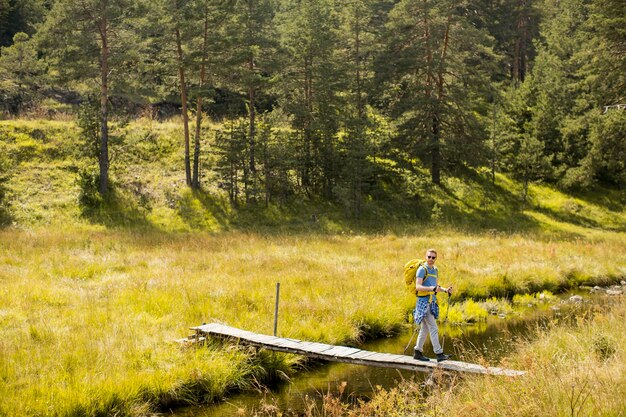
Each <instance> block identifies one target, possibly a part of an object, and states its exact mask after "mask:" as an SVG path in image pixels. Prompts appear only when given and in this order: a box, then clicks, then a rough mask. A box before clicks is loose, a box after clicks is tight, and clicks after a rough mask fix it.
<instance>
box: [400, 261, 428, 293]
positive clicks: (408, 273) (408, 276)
mask: <svg viewBox="0 0 626 417" xmlns="http://www.w3.org/2000/svg"><path fill="white" fill-rule="evenodd" d="M424 265H426V260H424V259H411V260H410V261H409V262H407V263H406V264H405V265H404V283H405V284H406V289H407V291H409V292H410V293H411V294H417V290H416V289H415V274H416V273H417V270H418V268H419V267H420V266H424Z"/></svg>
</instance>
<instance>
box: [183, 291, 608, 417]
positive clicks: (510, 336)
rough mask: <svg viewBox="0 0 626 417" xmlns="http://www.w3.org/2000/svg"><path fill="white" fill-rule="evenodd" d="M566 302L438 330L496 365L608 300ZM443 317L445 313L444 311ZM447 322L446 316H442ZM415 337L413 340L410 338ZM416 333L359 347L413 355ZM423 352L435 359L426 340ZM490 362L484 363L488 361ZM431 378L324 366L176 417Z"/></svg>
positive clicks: (218, 414) (216, 416) (222, 413)
mask: <svg viewBox="0 0 626 417" xmlns="http://www.w3.org/2000/svg"><path fill="white" fill-rule="evenodd" d="M570 295H571V294H568V295H567V296H564V297H563V300H561V301H557V302H553V303H550V304H543V305H541V304H540V305H538V306H534V307H523V308H517V309H516V310H515V312H514V313H512V314H510V315H509V316H507V317H506V318H500V317H498V316H495V315H494V316H489V318H488V320H487V322H486V323H480V324H475V325H464V326H448V325H443V326H442V325H440V326H439V335H440V339H443V345H444V350H445V351H446V352H447V353H453V354H454V357H453V359H455V360H461V361H465V362H472V363H481V364H483V363H488V364H489V365H491V366H498V362H499V360H500V359H502V358H503V357H505V356H507V355H508V354H510V353H511V351H512V349H514V348H515V346H516V342H517V341H519V339H524V338H528V337H529V336H531V335H532V333H533V332H534V331H535V330H536V329H538V328H547V327H550V326H554V325H559V324H564V323H570V322H572V321H575V320H576V318H577V317H581V316H584V315H587V314H592V312H593V310H594V309H595V308H598V306H599V305H600V304H602V303H603V302H604V300H605V299H606V298H599V297H594V301H593V302H590V298H589V296H588V295H585V298H586V300H587V302H584V303H568V302H566V301H565V300H567V298H568V297H569V296H570ZM442 313H443V314H444V315H445V310H444V312H442ZM442 319H443V316H442ZM412 336H413V337H412ZM416 336H417V335H413V329H408V330H407V332H406V333H403V334H401V335H398V336H396V337H393V338H388V339H382V340H375V341H371V342H368V343H366V344H364V345H363V346H360V348H362V349H366V350H372V351H377V352H388V353H398V354H401V353H403V351H404V349H405V347H406V346H407V344H408V343H409V340H411V343H410V345H409V346H408V349H407V351H406V354H412V353H413V346H414V345H415V337H416ZM424 354H425V355H427V356H430V357H434V355H433V352H432V347H431V345H430V342H429V341H428V340H427V342H426V346H425V349H424ZM485 361H486V362H485ZM427 376H428V374H426V373H422V372H414V371H404V370H396V369H389V368H375V367H368V366H361V365H353V364H343V363H333V362H325V363H323V364H317V365H314V366H313V367H312V368H311V369H310V370H308V371H306V372H301V373H300V374H298V375H297V376H295V377H294V378H292V379H291V380H290V381H289V382H286V383H284V384H282V385H280V386H279V387H277V388H275V389H272V390H267V391H266V392H261V393H259V392H253V393H241V394H236V395H234V396H232V397H231V398H229V399H228V400H227V401H225V402H223V403H221V404H217V405H211V406H205V407H191V408H186V409H184V410H178V411H177V412H176V413H175V414H174V415H176V416H178V417H226V416H236V415H250V414H253V412H254V411H255V410H259V409H261V408H262V407H270V408H271V407H276V408H277V409H279V410H281V411H282V412H283V413H284V414H285V415H298V414H303V411H304V410H306V409H307V407H317V409H318V410H319V409H320V406H321V403H322V397H323V396H324V395H325V394H329V393H330V394H332V395H334V396H336V397H339V396H340V397H341V398H342V399H343V400H344V401H348V402H351V401H356V399H359V398H365V399H367V398H369V397H370V396H371V395H372V393H373V392H374V391H375V390H376V387H377V386H380V387H383V388H391V387H394V386H396V385H397V384H398V383H399V382H400V381H401V380H402V379H412V378H413V379H416V380H423V379H424V378H426V377H427Z"/></svg>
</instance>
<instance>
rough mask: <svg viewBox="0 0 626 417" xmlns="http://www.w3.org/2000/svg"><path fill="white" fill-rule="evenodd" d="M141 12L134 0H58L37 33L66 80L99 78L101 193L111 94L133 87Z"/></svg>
mask: <svg viewBox="0 0 626 417" xmlns="http://www.w3.org/2000/svg"><path fill="white" fill-rule="evenodd" d="M143 12H144V11H143V10H142V3H141V2H138V1H131V0H85V1H81V2H75V1H73V0H57V1H56V2H55V3H54V7H53V9H52V10H51V12H50V14H49V15H48V18H47V20H46V22H45V24H44V26H43V27H42V30H41V31H40V32H39V33H38V35H39V36H40V40H41V44H42V46H43V47H44V48H45V49H46V51H47V53H48V54H47V56H48V58H49V59H50V61H51V63H52V65H53V67H54V68H55V70H56V71H58V73H59V75H60V79H61V80H62V81H65V82H72V81H84V80H88V81H90V82H94V81H95V82H96V83H97V85H98V87H99V91H98V96H99V99H100V146H99V149H100V153H99V155H98V165H99V181H98V191H99V193H100V194H101V195H105V194H107V192H108V189H109V166H110V159H109V97H110V95H111V93H112V92H115V91H119V92H121V93H123V92H124V91H129V90H131V88H129V86H128V81H129V80H130V79H131V78H134V75H136V71H134V70H136V68H137V65H138V64H137V62H138V59H139V55H140V54H139V52H138V51H137V49H136V48H137V47H138V46H140V45H141V43H140V42H139V40H138V37H137V31H136V27H135V26H134V23H136V21H135V19H136V18H138V17H139V16H141V15H143Z"/></svg>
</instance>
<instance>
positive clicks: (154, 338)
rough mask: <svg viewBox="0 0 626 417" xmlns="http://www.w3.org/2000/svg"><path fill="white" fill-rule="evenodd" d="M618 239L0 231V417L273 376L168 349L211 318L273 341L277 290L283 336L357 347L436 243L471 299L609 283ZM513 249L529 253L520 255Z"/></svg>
mask: <svg viewBox="0 0 626 417" xmlns="http://www.w3.org/2000/svg"><path fill="white" fill-rule="evenodd" d="M625 245H626V243H624V242H623V241H618V240H616V241H604V242H588V241H578V240H574V241H570V242H567V241H563V242H558V243H557V242H551V241H532V240H530V239H528V238H525V237H521V236H513V237H509V238H505V237H497V238H494V237H489V236H486V235H485V236H477V235H465V234H455V233H452V232H450V233H448V234H446V236H445V237H440V238H436V239H431V238H425V237H401V236H396V235H374V236H363V235H356V236H327V235H319V236H316V235H294V236H266V235H259V234H244V233H226V234H220V235H206V234H161V233H155V232H145V233H134V232H123V231H121V232H113V231H93V230H92V231H86V230H67V231H63V230H58V231H50V230H48V231H44V230H40V231H18V230H7V231H3V232H0V281H1V282H2V291H1V292H0V306H2V307H0V328H1V329H2V330H0V332H1V333H2V334H1V337H0V378H1V379H2V381H3V384H0V414H3V415H105V414H115V413H118V414H120V415H141V414H145V413H148V412H149V411H154V410H158V409H164V408H167V407H171V406H175V405H180V404H189V403H197V402H206V401H211V400H213V399H215V398H220V397H222V396H223V395H225V394H226V392H228V391H230V390H234V389H239V388H241V387H245V386H248V384H250V383H252V382H253V381H255V380H257V381H262V380H263V378H270V379H271V378H273V377H272V376H271V375H265V374H264V372H265V371H266V370H267V369H266V368H267V367H261V366H260V364H262V363H267V361H265V362H263V359H262V358H259V357H257V356H255V355H250V352H247V351H242V350H241V349H223V348H219V349H217V348H211V347H209V348H206V349H200V350H195V349H191V350H186V349H182V348H181V347H180V346H178V345H177V344H175V343H172V341H173V340H174V339H177V338H179V337H182V336H185V335H187V334H188V330H187V329H188V327H189V326H193V325H198V324H201V323H203V322H208V321H212V320H217V321H222V322H225V323H228V324H230V325H233V326H237V327H242V328H245V329H249V330H253V331H257V332H265V333H271V332H272V329H273V306H274V296H275V283H276V282H277V281H280V282H281V298H280V311H279V325H278V332H279V335H281V336H287V337H295V338H299V339H310V340H318V341H323V342H328V343H339V344H356V343H358V341H360V340H362V339H363V338H367V337H376V336H381V335H387V334H393V333H396V332H398V331H399V330H400V329H401V328H402V327H403V326H405V323H406V314H407V312H408V311H409V310H410V309H411V308H412V303H413V298H412V296H410V295H409V294H408V293H407V292H406V290H405V288H404V287H403V285H404V284H403V281H402V274H401V268H402V265H403V264H404V262H405V260H407V259H410V258H413V257H415V256H419V255H421V252H423V249H424V248H426V247H430V246H435V247H437V248H438V249H439V253H440V258H439V261H438V262H440V269H441V274H442V279H443V281H444V283H445V284H449V283H452V284H453V285H455V286H456V287H457V288H458V289H459V292H460V295H461V296H477V295H487V294H490V293H491V292H493V291H495V292H501V293H507V292H509V293H514V292H524V291H526V290H529V289H531V288H539V287H542V286H549V287H559V286H562V287H565V286H567V285H571V284H577V283H579V282H583V280H584V281H585V282H588V283H608V282H610V281H612V280H615V279H617V278H619V277H623V270H624V269H623V268H624V265H626V259H625V257H626V255H625V254H626V250H625V247H624V246H625ZM524 250H529V251H531V250H532V253H533V254H535V255H537V256H528V257H524V258H523V259H520V258H519V256H518V255H519V253H522V252H523V251H524ZM580 254H585V257H582V256H581V255H580ZM587 257H588V259H589V260H588V261H587V260H586V259H587ZM572 259H575V260H577V261H576V262H574V263H572ZM582 259H585V260H586V261H578V260H582ZM591 264H592V265H593V268H589V267H588V265H591ZM537 271H544V273H542V274H538V273H537ZM572 277H576V278H575V279H573V278H572ZM546 284H550V285H546ZM468 311H471V309H470V308H469V307H468ZM255 357H256V358H257V359H254V358H255ZM272 366H279V364H274V365H272ZM281 366H282V365H281ZM270 368H271V367H270ZM524 368H525V367H524ZM284 369H285V371H284V372H289V364H286V365H285V368H284Z"/></svg>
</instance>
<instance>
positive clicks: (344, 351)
mask: <svg viewBox="0 0 626 417" xmlns="http://www.w3.org/2000/svg"><path fill="white" fill-rule="evenodd" d="M359 351H360V349H355V348H351V347H347V346H333V348H332V349H330V350H327V351H324V355H330V356H349V355H350V354H352V353H356V352H359Z"/></svg>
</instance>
